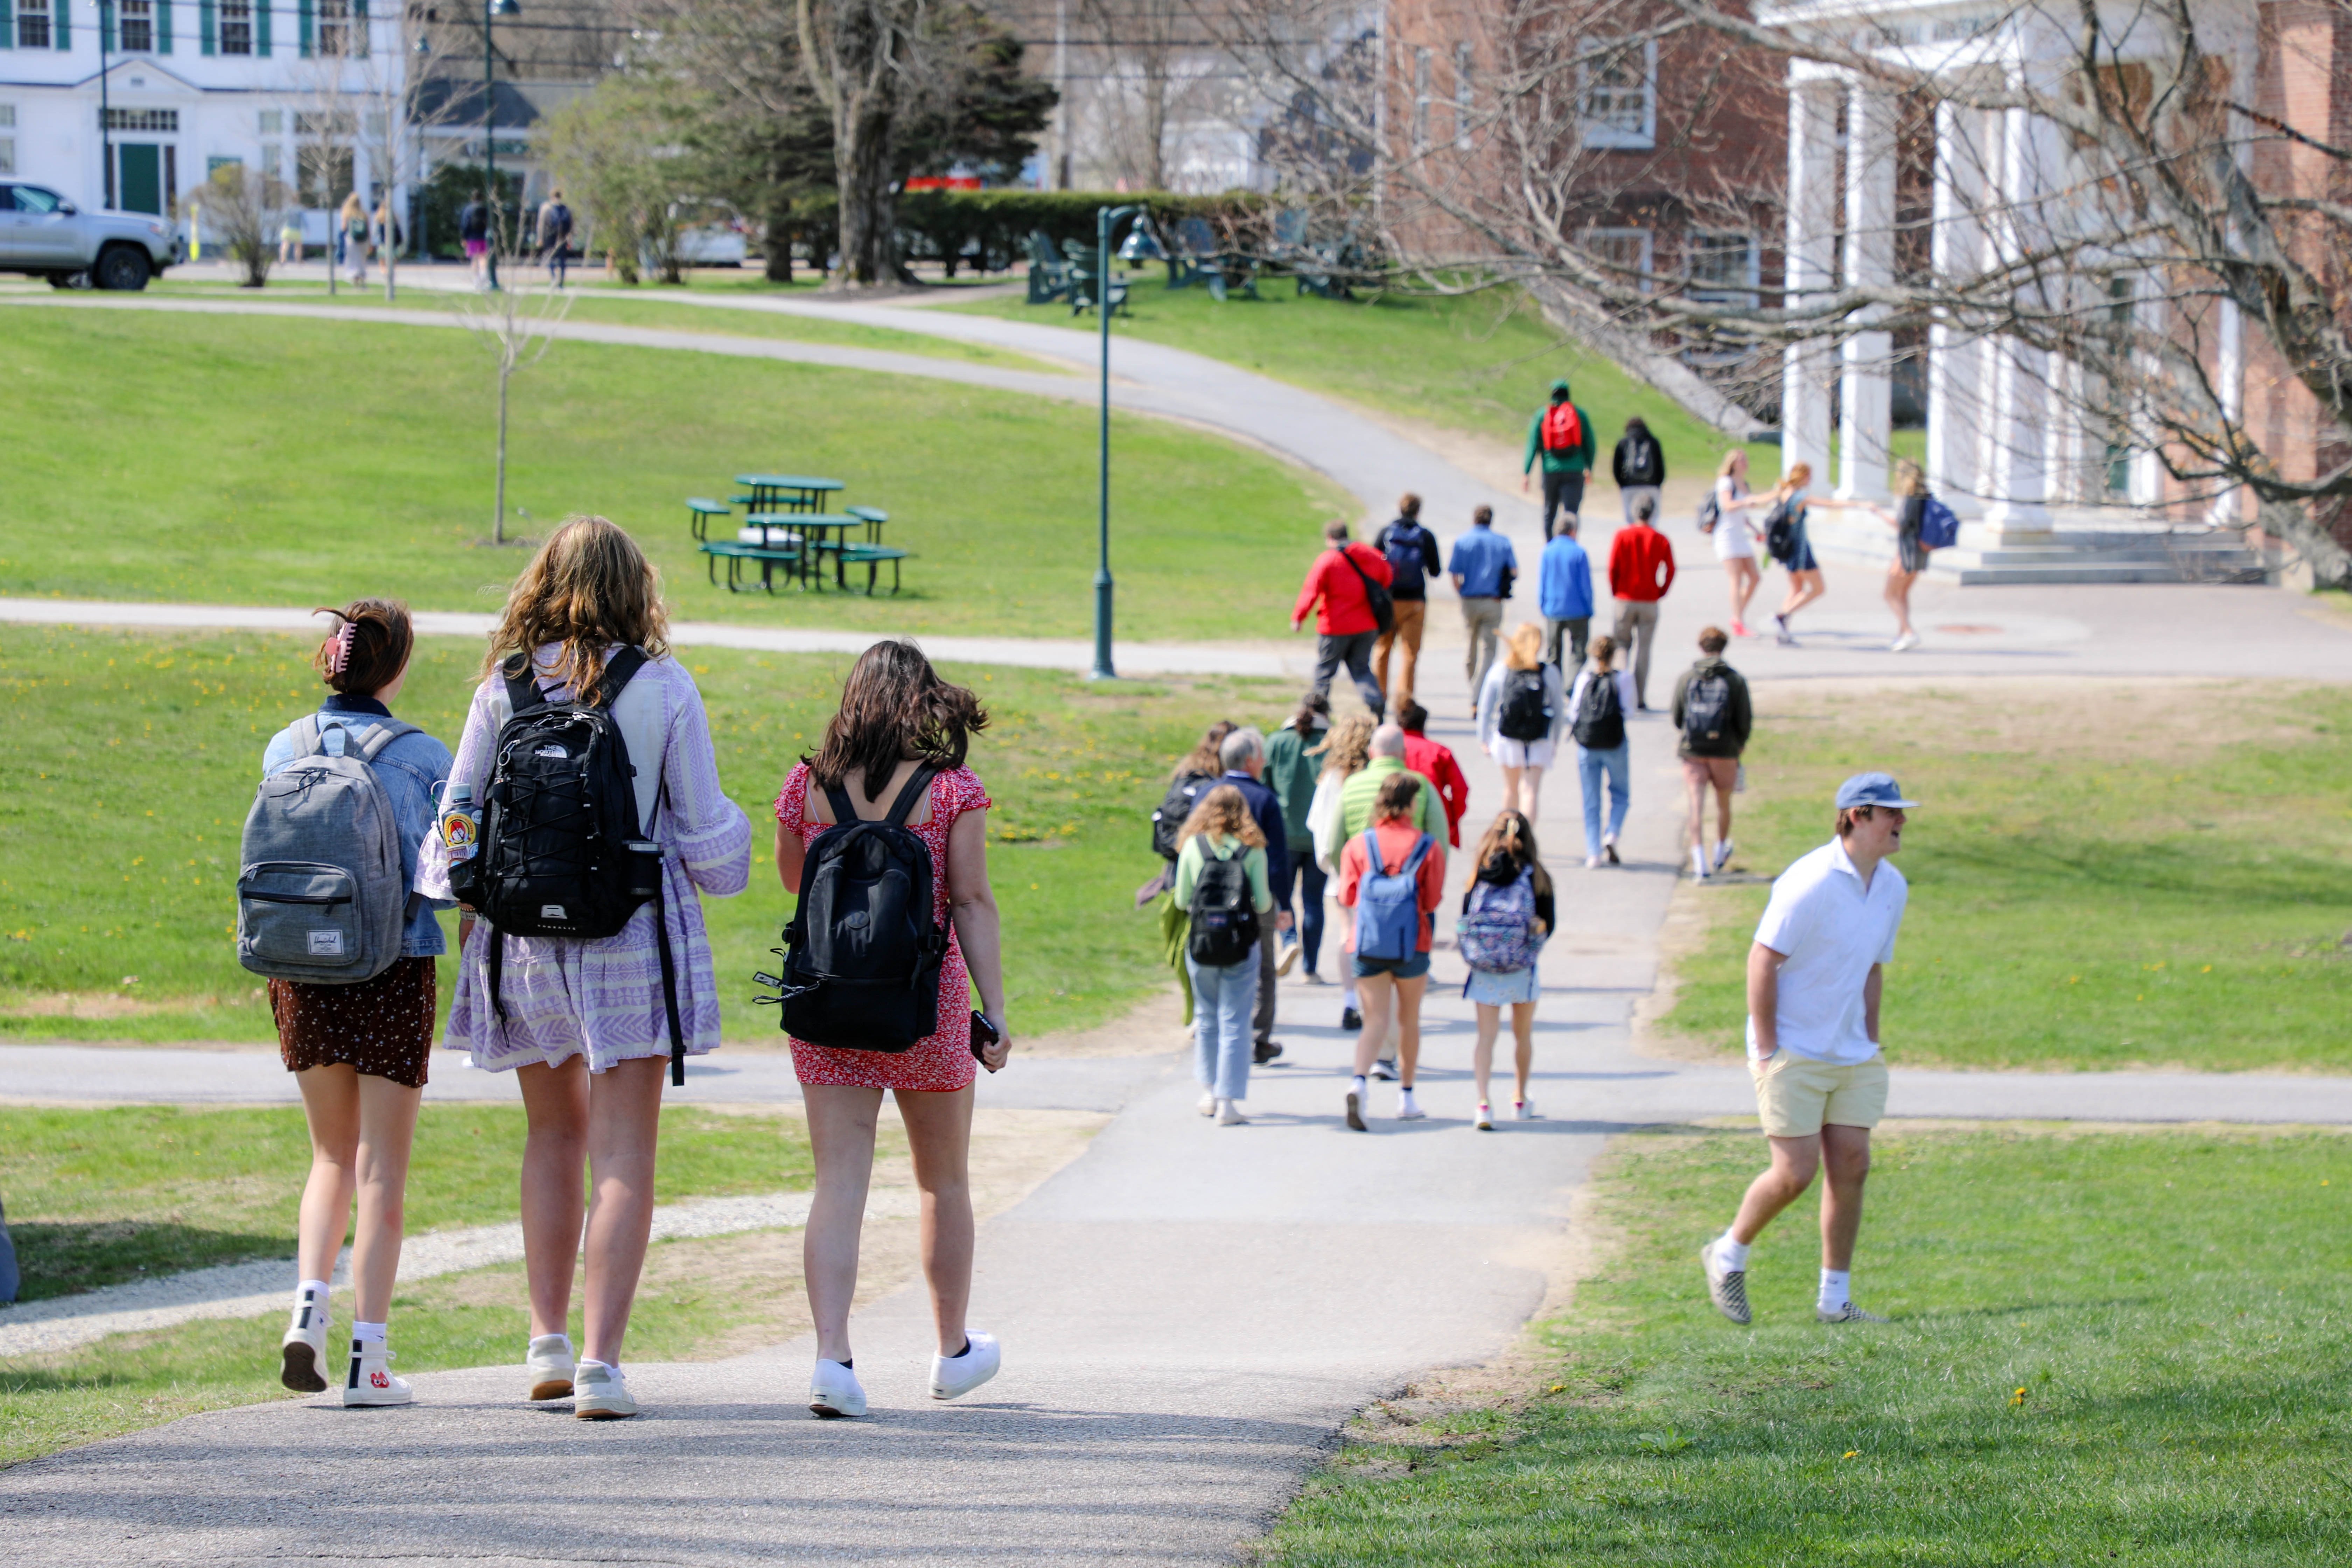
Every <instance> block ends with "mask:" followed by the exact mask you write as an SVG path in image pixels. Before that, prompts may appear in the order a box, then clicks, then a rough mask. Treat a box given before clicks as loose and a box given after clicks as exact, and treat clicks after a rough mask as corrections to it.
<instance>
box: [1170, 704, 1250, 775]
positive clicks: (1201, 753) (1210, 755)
mask: <svg viewBox="0 0 2352 1568" xmlns="http://www.w3.org/2000/svg"><path fill="white" fill-rule="evenodd" d="M1238 728H1240V726H1239V725H1237V724H1235V723H1234V721H1232V720H1231V719H1220V720H1218V721H1216V722H1215V723H1213V724H1212V725H1210V726H1209V727H1208V728H1207V729H1206V730H1204V731H1202V732H1201V740H1200V743H1199V744H1197V745H1195V746H1194V747H1193V748H1192V750H1191V751H1189V752H1185V753H1184V760H1183V761H1181V762H1180V763H1177V764H1176V766H1175V768H1174V770H1173V771H1171V773H1169V775H1168V777H1169V779H1170V780H1171V782H1172V781H1174V780H1176V779H1181V778H1182V777H1184V776H1185V775H1186V774H1188V773H1189V774H1192V776H1194V777H1196V778H1197V777H1203V776H1205V777H1208V778H1215V777H1216V776H1217V775H1218V774H1219V773H1223V772H1224V771H1225V763H1224V758H1223V756H1221V755H1220V754H1219V748H1220V747H1222V746H1223V745H1224V743H1225V737H1226V736H1228V735H1230V734H1232V733H1233V732H1234V731H1235V730H1236V729H1238Z"/></svg>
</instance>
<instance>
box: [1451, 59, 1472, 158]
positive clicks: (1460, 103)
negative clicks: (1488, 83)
mask: <svg viewBox="0 0 2352 1568" xmlns="http://www.w3.org/2000/svg"><path fill="white" fill-rule="evenodd" d="M1470 58H1471V51H1470V40H1469V39H1467V38H1465V39H1463V40H1462V42H1460V43H1458V44H1456V45H1454V151H1455V152H1457V153H1467V152H1468V151H1470Z"/></svg>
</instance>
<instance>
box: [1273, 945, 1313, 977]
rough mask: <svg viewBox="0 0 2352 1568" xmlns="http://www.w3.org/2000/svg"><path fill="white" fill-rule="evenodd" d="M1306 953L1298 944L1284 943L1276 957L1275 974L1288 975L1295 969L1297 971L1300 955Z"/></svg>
mask: <svg viewBox="0 0 2352 1568" xmlns="http://www.w3.org/2000/svg"><path fill="white" fill-rule="evenodd" d="M1305 951H1306V949H1305V948H1304V947H1303V946H1301V945H1300V944H1299V943H1297V942H1285V943H1283V944H1282V947H1281V948H1280V950H1279V951H1278V952H1276V955H1275V960H1274V972H1275V973H1276V974H1277V975H1286V974H1288V973H1290V972H1291V971H1292V970H1293V969H1296V968H1297V966H1298V955H1299V954H1300V953H1301V952H1305Z"/></svg>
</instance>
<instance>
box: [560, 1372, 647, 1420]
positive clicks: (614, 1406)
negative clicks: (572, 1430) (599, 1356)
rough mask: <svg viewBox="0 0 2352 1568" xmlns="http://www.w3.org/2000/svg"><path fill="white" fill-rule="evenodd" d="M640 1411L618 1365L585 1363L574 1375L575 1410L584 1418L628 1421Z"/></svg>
mask: <svg viewBox="0 0 2352 1568" xmlns="http://www.w3.org/2000/svg"><path fill="white" fill-rule="evenodd" d="M636 1413H637V1402H636V1400H635V1399H634V1398H633V1397H631V1396H630V1394H629V1384H628V1382H627V1380H626V1379H625V1378H623V1377H622V1375H621V1369H620V1368H619V1367H617V1366H606V1365H605V1364H604V1363H603V1362H597V1361H592V1362H587V1363H583V1364H582V1365H581V1366H580V1367H579V1368H578V1369H577V1370H576V1371H575V1372H574V1373H573V1374H572V1415H575V1416H577V1417H578V1418H579V1419H581V1420H583V1421H625V1420H626V1419H628V1418H629V1417H630V1416H632V1415H635V1414H636Z"/></svg>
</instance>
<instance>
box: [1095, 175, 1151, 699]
mask: <svg viewBox="0 0 2352 1568" xmlns="http://www.w3.org/2000/svg"><path fill="white" fill-rule="evenodd" d="M1142 211H1143V208H1142V207H1140V206H1124V207H1097V208H1096V209H1095V314H1096V315H1097V316H1098V317H1099V318H1101V321H1102V408H1101V411H1100V416H1099V420H1098V423H1097V454H1098V465H1097V466H1098V468H1099V469H1100V473H1101V483H1100V487H1099V491H1098V497H1097V500H1098V506H1097V514H1096V543H1097V550H1098V554H1097V563H1096V565H1095V667H1094V668H1093V669H1092V670H1090V671H1088V672H1087V679H1089V680H1116V679H1118V671H1117V670H1115V669H1113V668H1111V665H1110V603H1111V580H1110V310H1111V288H1110V235H1111V230H1112V229H1114V228H1116V227H1118V220H1119V219H1121V218H1123V217H1127V216H1131V215H1133V214H1137V213H1140V212H1142ZM1137 237H1139V238H1141V239H1142V241H1143V243H1144V244H1145V245H1148V246H1150V248H1151V250H1153V251H1154V252H1156V251H1158V249H1159V248H1160V247H1159V245H1158V243H1157V242H1156V241H1153V240H1152V239H1151V237H1150V233H1149V231H1148V230H1146V229H1145V228H1144V227H1143V226H1142V225H1141V224H1139V225H1138V226H1137V231H1136V236H1135V237H1130V238H1129V242H1128V243H1129V248H1136V238H1137ZM1145 259H1147V260H1148V259H1150V258H1149V257H1146V258H1145Z"/></svg>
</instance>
